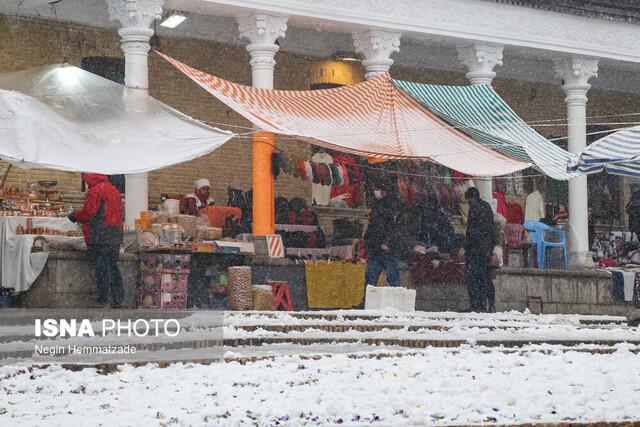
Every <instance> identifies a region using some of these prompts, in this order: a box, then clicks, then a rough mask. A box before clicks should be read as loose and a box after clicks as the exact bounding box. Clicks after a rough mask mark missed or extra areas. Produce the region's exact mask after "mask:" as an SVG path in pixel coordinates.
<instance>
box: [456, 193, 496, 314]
mask: <svg viewBox="0 0 640 427" xmlns="http://www.w3.org/2000/svg"><path fill="white" fill-rule="evenodd" d="M464 198H465V199H466V201H467V202H468V203H469V218H468V220H467V237H466V239H465V244H464V254H465V268H466V280H467V290H468V291H469V300H470V302H471V311H475V312H487V311H494V307H488V297H489V294H490V289H489V288H490V287H491V286H492V282H491V271H490V269H489V261H490V258H491V253H492V251H493V246H494V243H495V229H494V221H493V210H492V209H491V205H489V203H487V202H485V201H484V200H482V199H480V192H479V191H478V189H477V188H473V187H472V188H469V189H468V190H467V191H466V192H465V193H464Z"/></svg>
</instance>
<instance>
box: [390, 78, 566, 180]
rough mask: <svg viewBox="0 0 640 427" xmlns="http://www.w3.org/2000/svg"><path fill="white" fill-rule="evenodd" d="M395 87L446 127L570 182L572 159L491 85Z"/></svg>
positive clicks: (399, 83)
mask: <svg viewBox="0 0 640 427" xmlns="http://www.w3.org/2000/svg"><path fill="white" fill-rule="evenodd" d="M392 82H393V84H394V85H395V86H397V87H398V88H400V89H402V90H403V91H404V92H406V93H407V94H408V95H409V96H411V97H412V98H414V99H415V100H417V101H418V102H420V103H421V104H422V105H424V106H425V107H426V108H427V109H429V110H430V111H432V112H433V113H434V114H436V115H437V116H438V117H440V118H441V119H443V120H445V121H446V122H447V123H449V124H451V125H452V126H455V127H456V128H458V129H460V130H461V131H463V132H465V133H468V134H469V135H471V136H472V137H473V138H474V139H475V140H476V141H479V142H481V143H482V144H484V145H486V146H487V147H491V148H492V149H494V150H497V151H499V152H501V153H503V154H505V155H507V156H509V157H512V158H515V159H518V160H520V161H523V162H526V163H530V164H533V165H535V166H536V168H537V169H539V170H540V171H542V172H544V173H545V174H546V175H548V176H550V177H552V178H554V179H558V180H567V179H570V178H572V177H573V176H575V174H574V173H571V172H567V167H566V165H567V161H569V160H570V159H573V156H572V155H571V154H570V153H569V152H567V151H565V150H563V149H562V148H560V147H558V146H557V145H555V144H553V143H552V142H551V141H548V140H547V139H546V138H544V137H543V136H542V135H540V134H539V133H538V132H536V131H535V130H534V129H532V128H531V127H529V126H528V125H527V124H526V123H525V122H524V121H523V120H522V119H521V118H520V117H518V115H517V114H516V113H515V112H514V111H513V110H512V109H511V107H509V105H508V104H507V103H506V102H504V100H503V99H502V98H501V97H500V95H498V94H497V93H496V92H495V90H493V88H492V87H491V86H490V85H475V86H441V85H431V84H423V83H414V82H407V81H402V80H392Z"/></svg>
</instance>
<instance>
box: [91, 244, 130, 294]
mask: <svg viewBox="0 0 640 427" xmlns="http://www.w3.org/2000/svg"><path fill="white" fill-rule="evenodd" d="M88 249H89V259H90V260H91V263H92V264H93V268H94V271H95V273H96V284H97V285H98V303H99V304H106V303H107V302H109V293H111V301H112V302H113V303H115V304H122V301H123V300H124V286H123V284H122V276H121V275H120V269H119V268H118V253H119V252H120V246H113V245H109V246H103V245H89V248H88Z"/></svg>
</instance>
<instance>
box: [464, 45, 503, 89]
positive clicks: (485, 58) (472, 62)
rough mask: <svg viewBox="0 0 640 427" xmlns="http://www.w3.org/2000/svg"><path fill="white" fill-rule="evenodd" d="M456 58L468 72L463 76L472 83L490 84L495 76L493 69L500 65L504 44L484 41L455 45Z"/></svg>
mask: <svg viewBox="0 0 640 427" xmlns="http://www.w3.org/2000/svg"><path fill="white" fill-rule="evenodd" d="M457 50H458V59H459V60H460V62H461V63H462V64H463V65H465V66H466V67H467V69H468V70H469V72H467V74H465V77H466V78H467V79H469V81H470V82H471V84H472V85H481V84H487V85H490V84H491V82H492V81H493V79H494V78H495V77H496V73H495V71H493V69H494V68H495V66H496V65H502V53H503V50H504V46H502V45H499V44H492V43H486V42H474V43H472V44H470V45H459V46H457Z"/></svg>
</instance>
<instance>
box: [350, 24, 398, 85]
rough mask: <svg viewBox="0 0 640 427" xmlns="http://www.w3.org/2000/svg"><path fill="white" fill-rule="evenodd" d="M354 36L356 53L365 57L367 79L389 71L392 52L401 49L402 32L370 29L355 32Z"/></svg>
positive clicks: (363, 62) (364, 65) (391, 63)
mask: <svg viewBox="0 0 640 427" xmlns="http://www.w3.org/2000/svg"><path fill="white" fill-rule="evenodd" d="M352 36H353V46H354V47H355V49H356V53H359V54H361V55H362V56H363V57H364V60H363V61H362V66H363V67H364V69H365V74H364V78H365V79H367V80H369V79H372V78H373V77H375V76H377V75H379V74H383V73H387V72H389V69H390V68H391V65H393V59H391V58H390V56H391V54H392V53H394V52H399V51H400V36H401V34H400V33H395V32H391V31H381V30H369V31H364V32H361V33H353V34H352Z"/></svg>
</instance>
